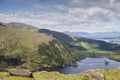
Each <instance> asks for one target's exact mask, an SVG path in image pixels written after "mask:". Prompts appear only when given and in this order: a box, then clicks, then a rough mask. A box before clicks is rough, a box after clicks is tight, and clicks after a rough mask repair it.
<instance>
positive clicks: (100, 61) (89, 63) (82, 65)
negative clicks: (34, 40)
mask: <svg viewBox="0 0 120 80" xmlns="http://www.w3.org/2000/svg"><path fill="white" fill-rule="evenodd" d="M105 60H107V61H108V62H109V64H108V65H106V64H105ZM76 63H77V65H78V66H77V67H75V66H66V67H63V68H58V69H57V71H58V72H60V73H63V74H77V73H80V72H82V71H86V70H89V69H115V68H119V67H120V62H117V61H114V60H110V59H106V58H85V59H83V60H79V61H77V62H76Z"/></svg>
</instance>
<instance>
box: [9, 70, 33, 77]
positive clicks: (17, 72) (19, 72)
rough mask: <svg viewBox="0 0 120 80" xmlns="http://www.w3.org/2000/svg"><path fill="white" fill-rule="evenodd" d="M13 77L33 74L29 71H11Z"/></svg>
mask: <svg viewBox="0 0 120 80" xmlns="http://www.w3.org/2000/svg"><path fill="white" fill-rule="evenodd" d="M9 73H10V74H11V75H15V76H31V75H32V72H31V71H30V70H28V69H11V70H9Z"/></svg>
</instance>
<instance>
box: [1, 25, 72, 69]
mask: <svg viewBox="0 0 120 80" xmlns="http://www.w3.org/2000/svg"><path fill="white" fill-rule="evenodd" d="M72 55H73V53H72V50H70V49H69V48H68V47H67V46H66V45H64V44H63V43H61V42H59V41H57V40H56V39H54V38H52V37H50V36H47V35H45V34H40V33H35V32H30V31H25V30H24V31H21V30H16V29H11V28H7V27H2V26H0V63H1V65H0V68H12V67H15V66H16V67H22V68H29V69H38V68H41V69H44V68H51V67H55V66H61V65H63V64H69V63H71V62H72V61H73V60H74V59H73V58H72Z"/></svg>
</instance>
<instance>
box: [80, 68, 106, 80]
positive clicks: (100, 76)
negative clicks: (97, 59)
mask: <svg viewBox="0 0 120 80" xmlns="http://www.w3.org/2000/svg"><path fill="white" fill-rule="evenodd" d="M82 74H83V75H84V76H87V77H90V78H93V79H95V80H106V79H105V76H104V75H103V74H101V73H99V72H97V71H96V70H88V71H85V72H82Z"/></svg>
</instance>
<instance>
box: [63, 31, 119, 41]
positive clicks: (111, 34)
mask: <svg viewBox="0 0 120 80" xmlns="http://www.w3.org/2000/svg"><path fill="white" fill-rule="evenodd" d="M64 33H65V34H68V35H73V36H77V37H80V36H82V37H86V38H91V39H113V38H120V32H95V33H87V32H69V31H65V32H64Z"/></svg>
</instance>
